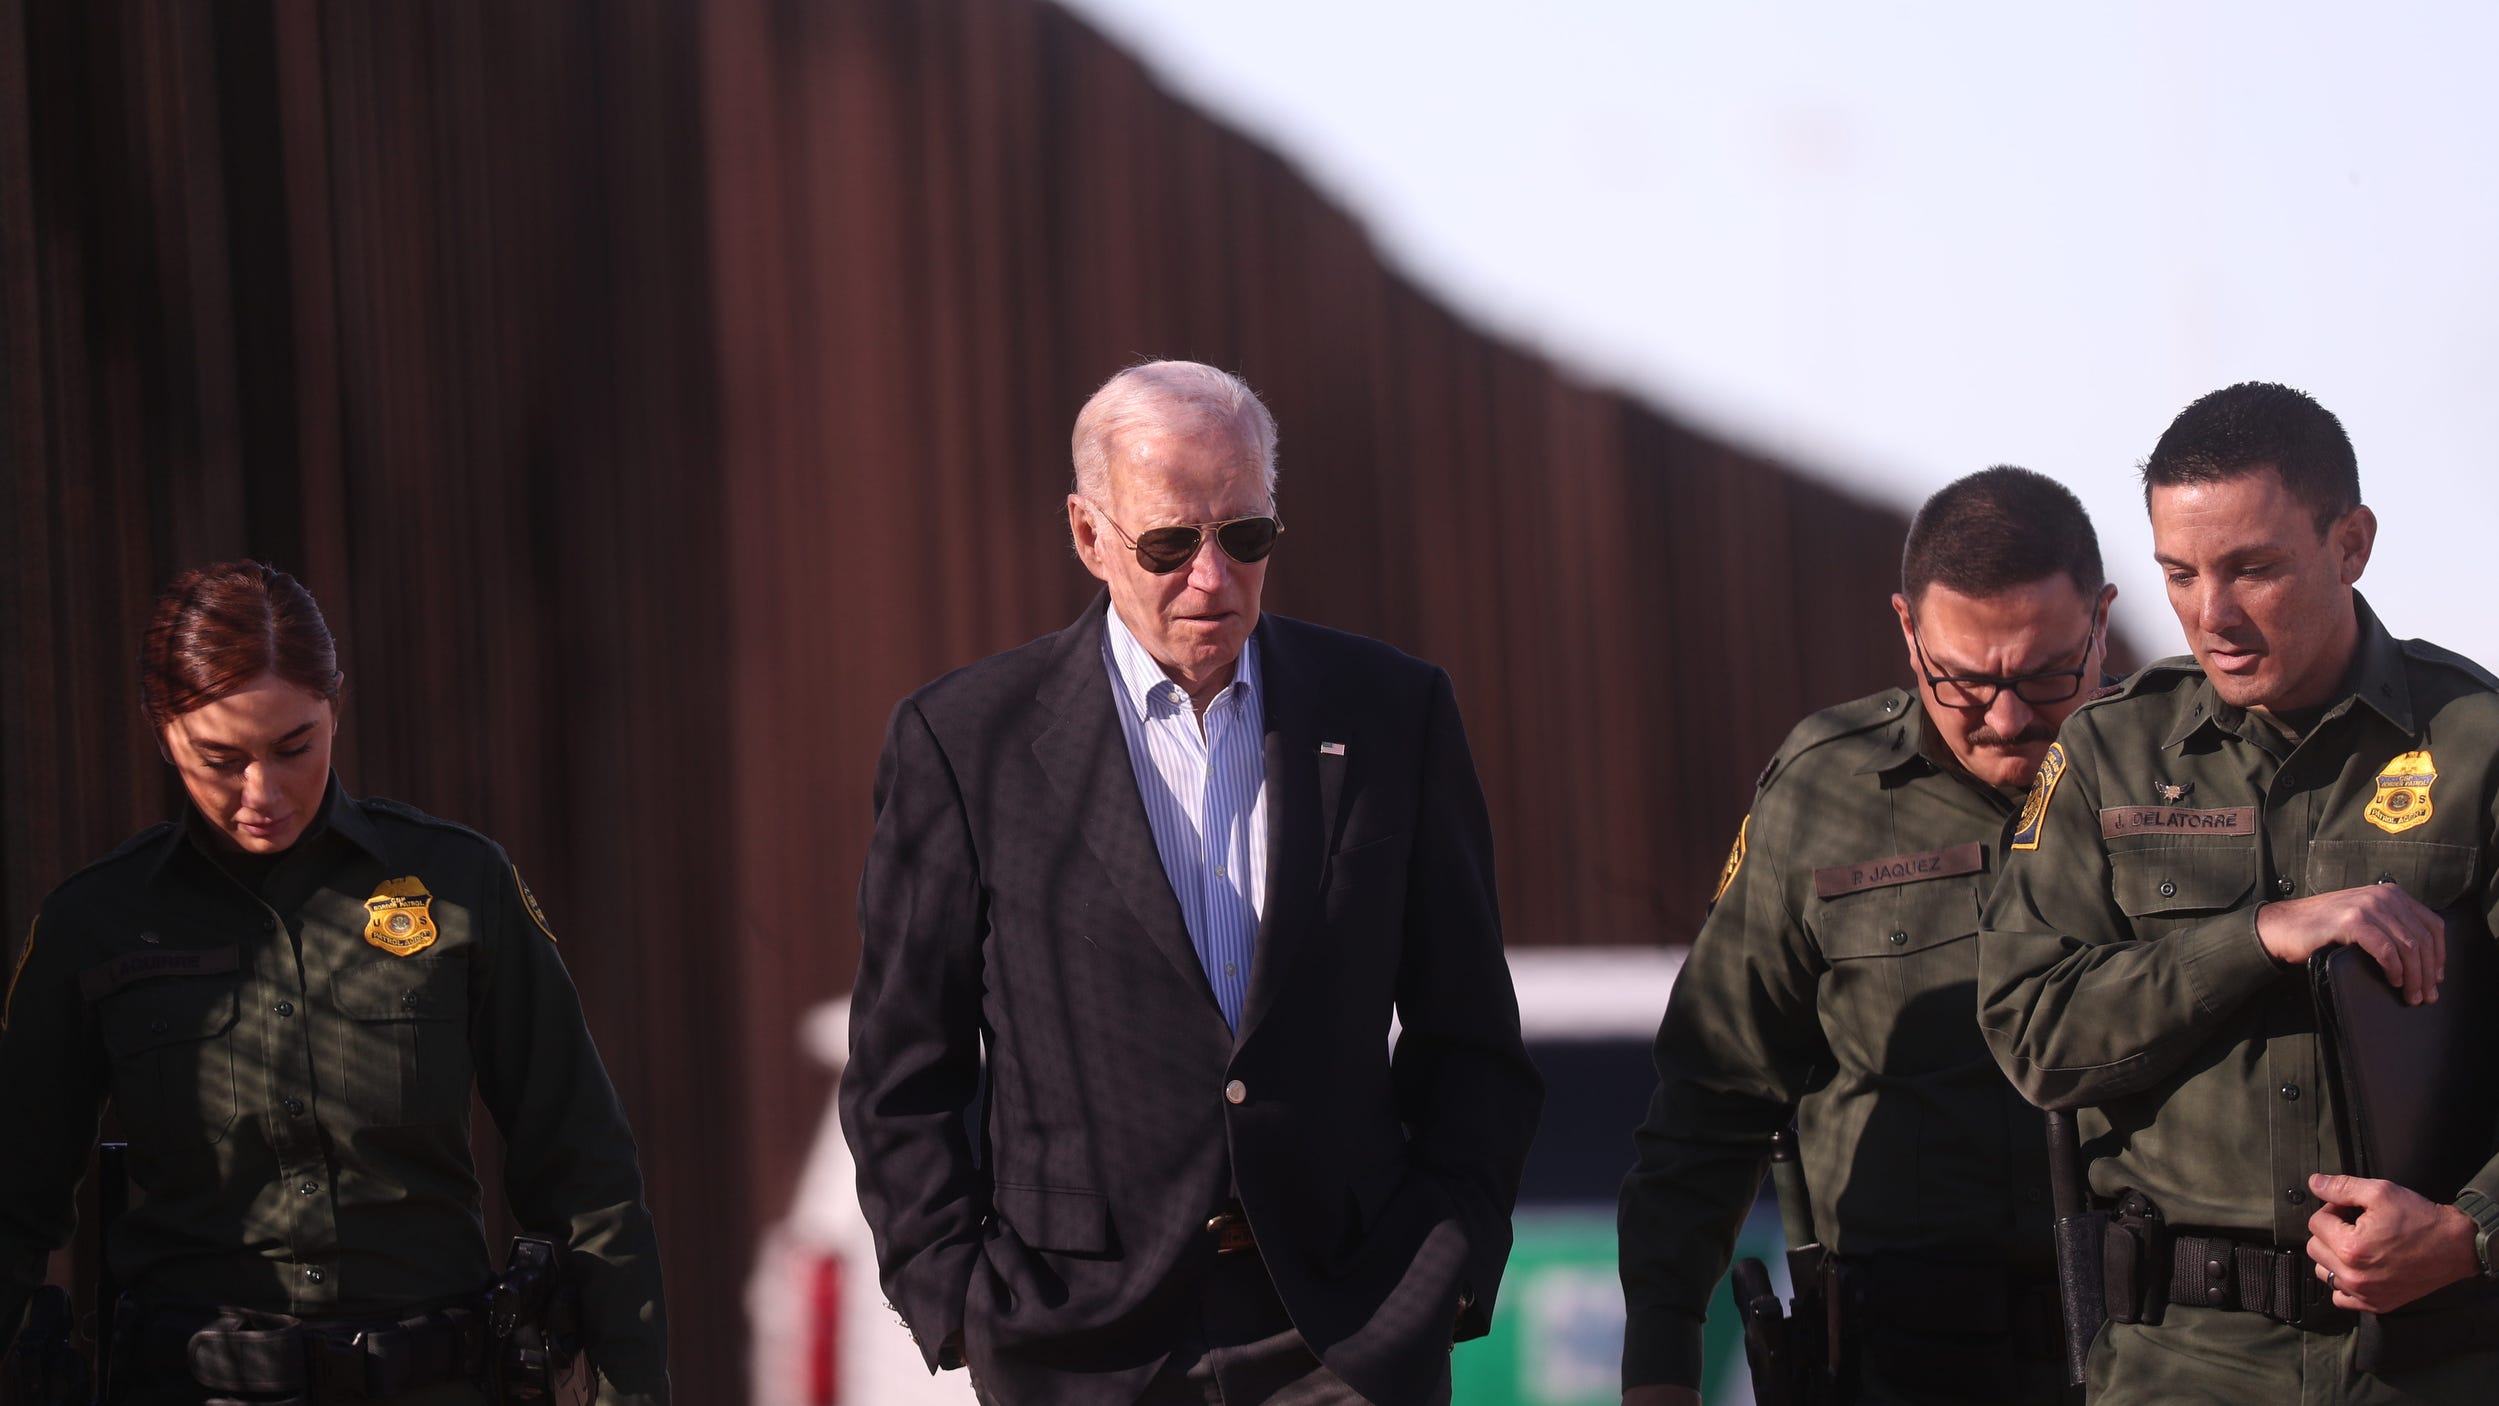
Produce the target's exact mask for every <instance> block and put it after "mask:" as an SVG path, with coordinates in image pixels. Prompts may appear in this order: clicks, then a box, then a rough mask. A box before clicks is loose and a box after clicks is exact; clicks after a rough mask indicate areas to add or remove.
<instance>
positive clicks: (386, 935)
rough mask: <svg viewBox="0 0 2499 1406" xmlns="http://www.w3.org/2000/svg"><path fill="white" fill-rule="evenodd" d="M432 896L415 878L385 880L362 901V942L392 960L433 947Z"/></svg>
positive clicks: (411, 876)
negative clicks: (365, 942)
mask: <svg viewBox="0 0 2499 1406" xmlns="http://www.w3.org/2000/svg"><path fill="white" fill-rule="evenodd" d="M433 906H434V895H432V894H430V893H427V892H426V891H425V882H424V881H423V880H422V879H419V878H418V877H417V876H415V875H414V874H411V875H409V876H408V877H406V878H404V879H390V880H386V881H385V882H384V883H383V884H382V886H381V887H380V888H377V889H375V890H374V891H373V896H372V897H371V898H368V899H366V900H365V901H364V911H365V913H366V914H367V915H368V916H367V917H366V918H365V920H364V940H365V941H367V942H370V943H372V944H373V945H374V946H376V947H379V948H381V949H382V950H383V951H385V952H388V953H389V954H391V955H392V956H394V957H407V956H412V955H414V954H416V953H418V952H422V951H424V950H425V949H426V948H428V947H431V946H433V945H434V939H435V937H436V936H438V934H437V933H436V932H435V931H434V913H433Z"/></svg>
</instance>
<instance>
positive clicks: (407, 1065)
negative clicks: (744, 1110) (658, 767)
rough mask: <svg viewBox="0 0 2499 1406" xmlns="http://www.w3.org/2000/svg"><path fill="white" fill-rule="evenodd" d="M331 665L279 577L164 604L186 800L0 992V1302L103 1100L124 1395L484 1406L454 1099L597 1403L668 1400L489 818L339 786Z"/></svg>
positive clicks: (154, 646) (11, 1306)
mask: <svg viewBox="0 0 2499 1406" xmlns="http://www.w3.org/2000/svg"><path fill="white" fill-rule="evenodd" d="M336 661H337V655H336V651H335V649H334V647H333V645H332V643H331V639H330V632H329V628H328V626H327V625H325V624H324V623H323V621H322V618H321V613H320V610H319V608H318V607H317V606H316V605H315V604H314V603H313V600H312V597H311V595H310V594H309V593H308V592H306V591H305V589H304V588H303V586H302V585H300V584H299V583H297V582H296V580H295V579H294V578H293V577H291V576H288V575H287V574H285V573H284V572H281V571H277V570H274V569H272V568H270V567H266V566H262V565H260V564H258V563H254V562H231V563H225V564H222V565H218V566H211V567H207V568H205V569H201V570H195V571H190V572H186V573H185V574H183V575H182V576H180V577H178V578H177V579H176V580H175V581H174V583H173V584H172V585H171V586H170V587H168V588H167V589H166V591H165V593H164V594H163V595H162V596H160V597H158V599H157V604H156V612H155V617H154V619H153V621H152V622H151V623H150V625H149V627H148V633H147V640H146V645H145V648H144V650H143V652H142V656H141V661H140V663H141V696H142V703H143V706H144V708H145V710H146V714H147V718H148V721H149V723H150V724H151V725H153V726H154V727H155V729H156V733H157V740H158V745H159V747H160V748H161V750H162V751H163V753H164V755H165V759H166V760H167V761H168V762H170V763H171V764H172V765H173V767H174V769H175V771H176V772H178V773H179V774H180V775H181V777H182V782H183V786H184V787H185V789H187V790H188V791H189V793H190V799H191V805H190V806H189V807H187V808H186V809H185V812H184V814H183V815H182V816H181V818H180V819H178V820H175V821H172V822H170V823H167V824H163V825H159V826H156V827H155V828H153V829H151V830H148V831H146V832H145V833H143V834H140V835H139V836H137V837H136V838H134V839H132V840H131V841H130V842H129V843H127V844H125V845H123V846H122V847H121V848H120V849H118V850H115V851H114V852H113V853H112V854H110V855H108V856H106V857H105V858H104V859H102V860H100V861H98V862H97V863H95V864H93V865H91V866H89V867H88V868H87V869H85V870H84V871H82V872H80V873H79V874H77V875H75V876H73V877H72V878H71V879H70V880H69V881H68V882H67V883H65V884H63V885H62V886H61V887H60V888H59V889H58V890H56V891H54V893H53V894H52V895H51V897H50V898H49V899H48V900H46V901H45V903H44V906H43V909H42V912H41V914H40V915H39V916H38V918H37V919H36V924H35V928H34V930H33V932H32V933H30V934H29V936H28V939H27V949H26V951H25V953H24V955H23V956H22V957H21V958H20V961H19V966H18V970H17V972H16V973H15V976H14V979H13V981H12V982H11V985H10V988H9V992H8V998H7V1006H6V1008H5V1010H4V1011H0V1022H5V1023H0V1128H6V1129H7V1130H8V1137H9V1143H10V1151H9V1154H8V1155H7V1156H6V1157H4V1158H0V1325H10V1326H13V1325H15V1324H16V1323H17V1321H18V1318H19V1315H20V1313H21V1311H22V1310H23V1308H24V1305H25V1303H26V1300H27V1297H28V1295H29V1294H30V1292H31V1291H32V1290H33V1288H34V1287H35V1286H36V1285H37V1284H38V1283H39V1282H40V1280H41V1278H42V1274H43V1267H44V1258H45V1255H46V1253H47V1252H48V1251H50V1250H52V1249H54V1248H56V1247H58V1246H60V1245H63V1244H65V1243H67V1241H68V1240H69V1237H70V1233H71V1230H72V1228H73V1223H74V1218H75V1211H74V1196H75V1191H76V1187H77V1182H78V1178H79V1173H80V1169H81V1168H82V1167H83V1166H84V1165H85V1163H86V1160H87V1153H88V1150H89V1148H91V1147H92V1146H93V1145H94V1142H95V1136H96V1128H97V1120H98V1117H99V1115H100V1113H101V1111H102V1108H103V1105H104V1103H105V1101H106V1100H107V1099H110V1100H111V1101H112V1103H113V1106H114V1108H115V1110H116V1112H117V1113H118V1115H119V1118H120V1126H121V1129H122V1132H123V1133H124V1135H125V1136H126V1137H127V1138H128V1139H129V1143H130V1152H129V1167H130V1176H131V1180H132V1181H133V1182H134V1183H136V1185H137V1187H138V1190H139V1195H138V1196H137V1197H135V1198H133V1199H134V1205H133V1208H132V1209H131V1210H130V1211H129V1212H128V1213H127V1214H126V1215H124V1216H123V1217H122V1218H121V1219H120V1220H119V1221H117V1222H116V1223H115V1224H114V1226H113V1227H112V1235H111V1244H110V1247H109V1253H110V1256H111V1260H112V1265H113V1268H114V1270H115V1271H116V1273H117V1274H118V1276H119V1279H120V1282H121V1283H122V1284H123V1285H125V1286H126V1287H127V1289H128V1293H127V1294H125V1296H124V1298H123V1300H122V1304H123V1307H122V1311H121V1312H120V1314H119V1315H118V1320H119V1321H118V1322H117V1323H116V1324H115V1325H114V1334H113V1338H114V1341H113V1347H112V1353H111V1358H112V1367H111V1371H112V1374H113V1382H112V1391H111V1397H110V1399H111V1400H113V1401H115V1402H125V1403H148V1406H154V1403H175V1402H181V1403H196V1402H201V1401H203V1400H210V1401H217V1402H224V1401H229V1400H232V1401H243V1402H289V1403H303V1406H317V1404H318V1403H324V1402H337V1401H375V1402H385V1401H386V1402H390V1403H395V1406H475V1403H477V1402H479V1401H481V1400H483V1399H485V1397H484V1389H483V1387H482V1386H481V1385H480V1383H481V1381H482V1380H483V1379H484V1374H485V1372H486V1369H487V1363H488V1360H489V1358H490V1357H491V1356H492V1355H493V1354H492V1351H491V1340H490V1334H489V1332H488V1329H487V1327H486V1319H485V1315H484V1314H483V1313H482V1312H481V1310H480V1307H479V1303H480V1295H481V1291H482V1290H483V1289H484V1288H485V1286H486V1285H487V1283H488V1280H489V1278H490V1276H491V1274H492V1265H491V1262H490V1260H489V1258H488V1255H487V1247H486V1237H485V1228H484V1224H483V1221H482V1220H481V1217H480V1211H479V1187H478V1183H477V1176H476V1171H475V1167H474V1163H473V1161H472V1159H471V1155H470V1147H469V1090H470V1088H471V1087H472V1086H474V1087H475V1088H476V1089H477V1090H478V1091H479V1093H480V1094H482V1095H483V1097H484V1100H485V1104H486V1107H487V1109H488V1110H489V1111H490V1112H491V1113H492V1114H493V1116H494V1119H495V1122H496V1125H497V1126H498V1127H500V1128H501V1129H502V1131H503V1134H504V1137H505V1139H506V1140H507V1142H508V1144H509V1148H508V1154H507V1158H506V1164H505V1187H506V1190H507V1192H508V1195H509V1197H510V1201H511V1205H512V1210H513V1213H514V1215H515V1216H516V1217H517V1219H518V1220H519V1222H520V1223H521V1224H522V1225H523V1226H524V1227H526V1228H528V1229H529V1230H531V1231H532V1232H535V1233H539V1234H543V1235H545V1236H547V1237H548V1238H549V1239H552V1240H553V1241H555V1242H556V1243H557V1244H559V1245H562V1246H565V1247H567V1248H568V1250H569V1255H568V1268H567V1273H568V1277H569V1279H570V1280H571V1282H572V1283H573V1284H574V1285H576V1286H577V1287H578V1289H579V1293H580V1312H581V1328H582V1339H583V1348H584V1351H585V1352H586V1354H587V1355H588V1357H589V1358H590V1360H591V1363H592V1367H593V1370H594V1372H595V1379H596V1383H597V1400H598V1402H599V1403H601V1406H627V1403H632V1404H633V1406H657V1404H658V1403H665V1402H666V1401H667V1400H668V1375H667V1330H666V1317H665V1314H664V1311H663V1309H662V1303H661V1293H660V1272H659V1258H658V1252H657V1246H656V1244H655V1242H654V1240H653V1236H652V1230H651V1218H650V1213H649V1212H648V1211H647V1210H646V1209H645V1208H644V1206H643V1203H642V1176H641V1172H640V1170H639V1167H638V1165H637V1162H636V1158H635V1153H634V1144H633V1135H632V1132H631V1131H630V1130H629V1129H628V1128H627V1127H626V1124H625V1114H624V1110H623V1109H622V1108H621V1107H620V1106H619V1105H618V1103H617V1099H616V1092H615V1089H614V1088H613V1087H612V1086H611V1085H610V1084H609V1082H608V1078H607V1073H606V1070H605V1069H604V1068H602V1067H601V1065H600V1063H599V1057H598V1052H597V1051H596V1050H595V1049H593V1048H592V1047H591V1042H590V1034H589V1032H588V1030H587V1029H585V1028H584V1026H583V1023H582V1014H581V1003H580V1000H579V998H578V997H577V996H576V994H575V993H574V990H573V985H572V982H571V980H570V979H569V978H568V977H567V976H566V975H565V972H564V966H563V963H562V962H561V961H560V960H559V959H558V957H557V955H556V948H555V942H554V937H553V934H552V933H550V932H549V931H548V929H547V925H546V921H545V919H544V917H543V916H542V915H541V913H540V911H539V908H538V905H537V903H536V901H535V900H534V899H532V898H531V896H530V893H529V889H528V888H527V886H525V885H524V884H523V883H522V882H521V878H520V875H519V872H518V871H517V870H515V869H514V868H513V866H512V864H511V862H510V860H508V859H507V858H506V857H505V855H504V852H503V851H502V849H501V848H499V847H498V846H496V844H495V843H494V842H493V841H491V840H489V839H486V838H485V837H484V836H482V835H478V834H476V833H474V832H473V831H469V830H465V829H462V828H461V827H459V826H457V825H452V824H449V823H447V822H444V821H440V820H436V819H433V818H432V817H430V816H427V815H424V814H422V813H420V812H418V811H416V810H414V809H411V808H409V807H407V806H403V805H399V804H397V803H395V802H391V801H381V800H358V799H356V798H354V797H352V796H350V795H348V794H347V793H346V791H345V790H343V789H341V787H340V786H339V783H338V779H337V777H335V776H334V775H332V774H331V771H330V747H331V741H332V738H333V737H334V735H335V733H336V731H337V726H338V703H339V697H340V690H341V686H342V684H343V678H342V676H341V675H340V674H339V672H338V668H337V662H336Z"/></svg>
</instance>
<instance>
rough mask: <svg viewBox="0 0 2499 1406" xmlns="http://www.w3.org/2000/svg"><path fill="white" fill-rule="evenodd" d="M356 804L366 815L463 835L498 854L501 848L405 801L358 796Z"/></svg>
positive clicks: (460, 825) (452, 822)
mask: <svg viewBox="0 0 2499 1406" xmlns="http://www.w3.org/2000/svg"><path fill="white" fill-rule="evenodd" d="M356 804H357V805H360V806H362V807H364V808H365V810H366V811H367V812H368V813H371V812H378V813H380V814H383V815H387V816H389V817H390V818H391V819H393V820H404V821H406V822H408V823H409V824H411V825H422V826H424V827H426V828H427V829H429V830H448V831H450V832H451V833H452V834H455V835H465V836H467V837H468V838H470V839H472V840H475V841H477V842H478V843H479V844H481V845H485V846H486V847H487V848H489V849H493V850H495V851H497V852H498V853H499V852H501V850H502V848H503V847H502V846H501V845H498V844H496V843H495V842H494V840H493V839H492V838H491V837H490V836H487V835H484V834H481V833H480V832H478V831H476V830H472V829H470V828H469V827H468V826H466V825H463V824H461V823H460V822H459V821H457V820H445V819H443V818H442V817H441V816H439V815H428V814H426V813H425V812H424V811H421V810H419V809H417V808H416V807H415V806H412V805H410V804H408V803H407V802H406V801H394V800H391V799H390V798H388V797H386V796H359V797H357V798H356Z"/></svg>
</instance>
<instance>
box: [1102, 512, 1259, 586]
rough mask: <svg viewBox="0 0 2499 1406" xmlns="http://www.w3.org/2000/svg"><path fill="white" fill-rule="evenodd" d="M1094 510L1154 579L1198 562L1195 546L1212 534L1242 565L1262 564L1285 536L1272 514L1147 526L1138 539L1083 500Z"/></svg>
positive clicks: (1226, 552)
mask: <svg viewBox="0 0 2499 1406" xmlns="http://www.w3.org/2000/svg"><path fill="white" fill-rule="evenodd" d="M1085 501H1086V502H1087V503H1088V504H1091V505H1092V507H1093V510H1094V511H1095V512H1097V513H1102V520H1103V521H1104V522H1107V523H1109V524H1110V525H1111V530H1112V531H1113V532H1116V533H1118V534H1119V539H1120V540H1121V541H1122V542H1125V543H1127V544H1128V545H1129V546H1130V547H1131V548H1133V549H1135V551H1136V553H1137V565H1139V566H1141V567H1144V568H1145V569H1146V570H1147V571H1149V572H1152V573H1153V574H1154V575H1156V576H1169V575H1170V574H1171V573H1173V572H1175V571H1178V570H1179V569H1180V568H1182V567H1184V566H1187V565H1188V564H1189V563H1190V562H1193V561H1195V560H1197V549H1198V544H1199V543H1201V542H1204V541H1205V540H1206V536H1207V534H1208V533H1210V532H1211V533H1213V534H1214V537H1215V545H1216V546H1219V547H1221V548H1223V554H1224V555H1225V556H1228V557H1230V558H1232V559H1233V560H1234V561H1237V562H1239V563H1241V564H1242V565H1243V566H1247V565H1249V564H1250V563H1251V562H1258V561H1265V560H1266V559H1267V554H1268V553H1269V552H1272V551H1274V550H1275V549H1276V539H1277V538H1278V537H1281V536H1283V535H1284V521H1283V519H1281V518H1278V517H1275V516H1273V515H1272V514H1270V515H1266V516H1261V517H1236V518H1226V519H1224V520H1223V521H1222V522H1201V523H1196V524H1194V525H1191V526H1185V527H1150V528H1147V529H1146V531H1145V535H1144V536H1141V537H1131V536H1129V535H1128V529H1127V528H1124V527H1122V526H1120V525H1119V519H1117V518H1115V517H1112V516H1111V515H1110V514H1109V513H1107V512H1103V509H1102V505H1101V504H1099V503H1095V502H1094V501H1093V500H1092V499H1090V498H1088V499H1086V500H1085Z"/></svg>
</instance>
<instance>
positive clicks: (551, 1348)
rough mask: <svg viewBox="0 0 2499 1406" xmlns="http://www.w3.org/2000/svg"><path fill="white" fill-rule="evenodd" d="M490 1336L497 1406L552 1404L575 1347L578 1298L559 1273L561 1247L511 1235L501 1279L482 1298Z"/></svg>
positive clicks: (490, 1376)
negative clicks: (510, 1243)
mask: <svg viewBox="0 0 2499 1406" xmlns="http://www.w3.org/2000/svg"><path fill="white" fill-rule="evenodd" d="M486 1322H487V1329H488V1331H489V1333H490V1334H491V1335H492V1337H493V1346H492V1348H491V1350H490V1351H489V1353H488V1372H487V1375H488V1379H489V1385H490V1387H491V1390H492V1394H493V1396H494V1399H495V1401H496V1402H497V1403H498V1406H540V1403H544V1402H550V1401H553V1400H555V1399H556V1391H557V1389H558V1387H559V1386H560V1385H561V1384H562V1382H563V1380H564V1374H565V1373H566V1372H567V1371H569V1370H570V1369H571V1368H572V1365H573V1356H574V1354H575V1353H576V1352H578V1351H579V1350H580V1346H581V1332H580V1323H581V1314H580V1298H579V1293H578V1290H577V1288H576V1286H575V1285H573V1284H572V1283H571V1281H570V1278H569V1276H568V1275H567V1274H566V1272H565V1263H564V1247H563V1246H562V1245H559V1244H557V1243H556V1242H555V1241H553V1240H550V1239H548V1238H546V1237H545V1236H541V1235H515V1236H513V1237H512V1251H511V1253H510V1254H509V1255H508V1256H506V1257H505V1260H504V1267H503V1274H502V1276H501V1277H500V1278H498V1279H497V1280H496V1281H495V1284H494V1287H493V1288H492V1289H490V1290H488V1291H487V1295H486Z"/></svg>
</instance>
